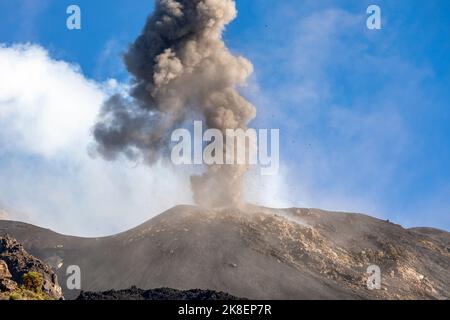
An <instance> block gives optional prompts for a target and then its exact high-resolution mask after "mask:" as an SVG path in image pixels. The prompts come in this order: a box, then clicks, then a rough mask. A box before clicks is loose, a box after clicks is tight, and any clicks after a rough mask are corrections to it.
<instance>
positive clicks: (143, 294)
mask: <svg viewBox="0 0 450 320" xmlns="http://www.w3.org/2000/svg"><path fill="white" fill-rule="evenodd" d="M77 300H202V301H204V300H244V299H242V298H237V297H234V296H232V295H229V294H227V293H224V292H216V291H211V290H199V289H196V290H186V291H180V290H175V289H169V288H161V289H153V290H142V289H138V288H136V287H131V289H127V290H118V291H116V290H110V291H105V292H84V291H82V292H81V294H80V296H79V297H78V298H77Z"/></svg>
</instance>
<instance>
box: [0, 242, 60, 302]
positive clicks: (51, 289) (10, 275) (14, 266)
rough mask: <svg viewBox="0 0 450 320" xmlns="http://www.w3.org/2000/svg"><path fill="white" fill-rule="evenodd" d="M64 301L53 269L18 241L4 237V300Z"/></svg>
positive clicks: (0, 280)
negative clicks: (27, 250)
mask: <svg viewBox="0 0 450 320" xmlns="http://www.w3.org/2000/svg"><path fill="white" fill-rule="evenodd" d="M60 298H62V289H61V287H60V286H59V284H58V280H57V276H56V274H55V273H53V271H52V270H51V268H50V267H49V266H48V265H46V264H44V263H42V262H41V261H40V260H38V259H36V258H35V257H33V256H32V255H30V254H29V253H28V252H26V251H25V249H24V248H23V246H22V245H21V244H20V243H18V242H17V241H16V240H15V239H13V238H11V237H8V236H5V237H0V300H2V299H3V300H6V299H24V300H27V299H30V300H36V299H38V300H47V299H49V300H50V299H54V300H56V299H60Z"/></svg>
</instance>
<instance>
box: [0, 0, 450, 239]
mask: <svg viewBox="0 0 450 320" xmlns="http://www.w3.org/2000/svg"><path fill="white" fill-rule="evenodd" d="M276 3H277V4H276V5H274V1H269V0H257V1H251V0H238V1H237V7H238V11H239V15H238V18H237V19H236V20H235V21H234V22H233V23H232V24H231V25H230V26H229V27H228V28H227V31H226V34H225V41H226V43H227V45H228V46H229V47H230V48H231V49H232V50H233V52H235V53H236V54H241V55H244V56H246V57H247V58H248V59H250V60H251V61H252V62H253V64H254V67H255V74H254V76H253V77H252V79H251V81H250V83H249V85H248V86H247V87H245V88H243V89H242V92H243V94H244V95H245V96H247V97H248V99H250V100H251V101H252V102H253V103H254V104H255V105H256V106H257V108H258V117H257V119H256V120H255V121H254V123H253V125H254V126H256V127H263V128H280V129H281V139H282V141H281V151H282V154H281V163H282V166H283V170H282V177H281V178H280V181H281V182H280V183H279V184H273V183H271V182H268V181H266V184H264V183H262V184H261V185H262V186H266V187H267V188H269V186H268V185H270V187H271V188H275V187H274V186H276V190H275V189H273V190H272V189H271V190H272V191H273V197H274V199H275V198H276V199H275V200H274V202H273V203H275V204H276V203H279V204H280V205H293V206H294V205H295V206H308V207H320V208H325V209H334V210H344V211H347V210H348V211H357V212H364V213H368V214H371V215H375V216H378V217H380V218H384V219H390V220H392V221H395V222H398V223H401V224H402V225H405V226H408V227H409V226H422V225H424V226H434V227H438V228H442V229H446V230H450V161H449V159H450V144H449V141H450V125H449V124H450V59H449V57H450V17H449V16H448V12H450V2H449V1H447V0H436V1H421V0H384V1H381V0H377V1H360V0H352V1H348V0H347V1H327V0H314V1H313V0H303V1H300V0H285V1H277V2H276ZM70 4H77V5H79V6H80V7H81V10H82V30H79V31H69V30H67V29H66V27H65V22H66V17H67V15H66V12H65V11H66V8H67V6H68V5H70ZM369 4H377V5H379V6H380V7H381V10H382V22H383V28H382V29H381V30H376V31H371V30H368V29H367V28H366V18H367V15H366V8H367V7H368V5H369ZM152 7H153V1H151V0H133V1H132V2H130V1H125V0H114V1H107V0H94V1H92V0H78V1H65V0H39V1H37V0H14V1H10V0H0V42H1V43H2V44H3V45H6V46H10V45H12V44H14V43H26V42H29V43H33V44H38V45H40V46H41V47H43V48H45V49H46V50H48V52H49V54H50V57H51V58H52V59H55V60H62V61H65V62H67V63H71V64H76V65H79V66H80V68H81V72H82V74H83V75H84V77H86V78H87V79H92V80H93V81H96V82H98V83H103V82H105V81H107V80H108V79H111V78H114V79H117V80H118V81H119V82H126V81H127V79H128V75H127V73H126V72H125V70H124V68H123V66H122V63H121V60H120V54H121V52H123V51H124V50H125V49H126V46H127V44H128V43H130V42H131V41H132V40H133V39H134V38H135V37H136V36H137V35H138V33H139V31H140V30H141V28H142V26H143V24H144V22H145V19H146V16H147V15H148V14H149V13H150V12H151V10H152ZM0 85H1V84H0ZM16 156H17V157H19V158H20V161H21V162H22V163H28V164H29V166H34V165H36V166H37V168H41V167H40V166H39V161H42V160H41V159H39V157H37V158H35V157H31V156H26V161H25V160H24V158H25V155H23V154H21V155H17V154H11V153H9V154H8V153H5V152H3V154H0V166H2V162H1V161H2V159H3V162H4V166H5V167H6V166H7V165H6V162H7V161H8V160H6V159H9V161H10V160H11V159H12V158H13V157H16ZM18 161H19V160H18ZM20 161H19V162H20ZM3 197H5V196H3ZM0 200H2V201H4V202H8V201H10V200H8V199H4V198H1V197H0ZM10 202H12V206H14V207H17V206H20V201H17V203H18V204H19V205H17V204H16V203H15V202H14V201H10ZM25 208H27V207H26V206H24V208H21V209H22V210H25ZM52 208H53V209H55V208H57V206H54V207H52ZM142 220H143V217H142ZM46 221H52V220H51V219H48V220H46ZM134 222H135V221H132V222H131V221H130V222H129V225H130V226H131V224H132V223H134ZM48 224H51V223H50V222H48ZM80 224H81V222H80ZM61 225H63V226H64V227H61V229H63V230H71V229H70V228H68V227H67V226H66V225H64V224H63V223H62V224H61ZM127 226H128V225H127ZM114 228H115V225H111V230H115V229H114ZM119 228H120V227H119ZM107 231H109V230H101V231H99V232H105V233H106V232H107ZM92 232H95V230H94V231H92Z"/></svg>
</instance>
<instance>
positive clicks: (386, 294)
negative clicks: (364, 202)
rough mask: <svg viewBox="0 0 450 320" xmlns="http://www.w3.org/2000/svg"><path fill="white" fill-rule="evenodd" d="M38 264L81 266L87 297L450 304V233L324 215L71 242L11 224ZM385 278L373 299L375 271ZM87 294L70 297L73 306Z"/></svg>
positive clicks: (248, 219)
mask: <svg viewBox="0 0 450 320" xmlns="http://www.w3.org/2000/svg"><path fill="white" fill-rule="evenodd" d="M2 233H9V234H11V235H12V236H14V237H16V238H17V239H18V240H19V241H21V242H22V243H23V244H24V246H25V248H26V249H27V250H29V251H30V252H31V253H32V254H33V255H35V256H37V257H39V258H41V259H43V260H45V261H47V262H48V263H50V264H53V267H54V268H57V267H58V265H59V266H60V265H61V263H63V265H62V267H61V268H60V269H59V270H58V276H59V278H60V279H61V281H60V282H61V285H62V287H63V290H64V289H65V286H64V284H65V268H66V267H67V266H68V265H78V266H80V268H81V270H82V289H83V290H89V291H104V290H109V289H126V288H129V287H130V286H132V285H136V286H137V287H139V288H143V289H151V288H160V287H169V288H174V289H182V290H183V289H209V290H216V291H224V292H227V293H230V294H232V295H234V296H238V297H246V298H256V299H365V298H375V299H377V298H389V299H399V298H402V299H407V298H421V299H422V298H424V299H428V298H429V299H433V298H438V299H443V298H450V270H449V269H450V268H449V266H450V234H449V233H447V232H443V231H439V230H434V229H426V228H425V229H412V230H406V229H403V228H402V227H400V226H398V225H395V224H392V223H389V222H386V221H381V220H378V219H374V218H371V217H368V216H365V215H359V214H345V213H334V212H325V211H321V210H315V209H286V210H275V209H266V208H260V207H254V206H247V207H246V208H245V209H226V210H207V209H203V208H199V207H191V206H180V207H176V208H173V209H171V210H169V211H167V212H165V213H163V214H161V215H160V216H158V217H155V218H153V219H151V220H150V221H148V222H146V223H144V224H142V225H140V226H139V227H137V228H135V229H132V230H129V231H127V232H124V233H121V234H118V235H115V236H111V237H106V238H98V239H83V238H76V237H67V236H63V235H59V234H56V233H54V232H51V231H49V230H46V229H41V228H37V227H34V226H31V225H27V224H23V223H18V222H10V221H1V222H0V234H2ZM372 264H376V265H378V266H379V267H380V268H381V271H382V289H381V290H374V291H369V290H368V289H367V287H366V279H367V274H366V269H367V267H368V266H369V265H372ZM77 294H78V292H72V291H68V290H66V291H65V296H66V297H69V298H70V297H75V296H76V295H77Z"/></svg>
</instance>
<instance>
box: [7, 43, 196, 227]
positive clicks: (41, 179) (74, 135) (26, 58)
mask: <svg viewBox="0 0 450 320" xmlns="http://www.w3.org/2000/svg"><path fill="white" fill-rule="evenodd" d="M0 70H1V72H0V201H3V202H4V203H6V205H8V206H9V207H12V208H14V209H15V211H14V212H25V213H26V214H27V217H25V220H26V221H28V222H31V223H35V224H38V225H41V226H45V227H49V228H52V229H55V230H57V231H59V232H65V233H71V234H79V235H102V234H109V233H113V232H117V231H120V230H124V229H127V228H130V227H134V226H135V225H136V224H138V223H140V222H143V221H145V220H147V219H149V218H151V217H152V216H154V215H155V214H158V213H160V212H161V211H163V210H165V209H168V208H170V207H171V206H173V205H176V204H178V203H189V202H190V201H191V195H190V191H189V179H188V176H187V174H186V173H177V172H176V171H174V170H172V169H173V168H171V167H170V166H168V165H164V164H162V163H160V164H158V165H157V166H156V167H154V168H151V169H149V168H147V167H143V166H142V167H141V166H137V167H133V166H132V165H131V164H129V163H127V162H125V161H121V160H119V161H117V162H106V161H104V160H103V159H101V158H97V159H93V158H91V157H89V155H88V152H87V150H88V147H89V145H90V144H91V143H92V137H91V135H90V130H91V127H92V126H93V124H94V121H95V118H96V116H97V113H98V111H99V108H100V106H101V104H102V102H103V100H104V99H105V97H106V96H107V95H108V94H110V93H111V92H114V91H117V90H120V89H121V85H120V84H118V83H117V82H116V81H114V80H111V81H108V82H107V83H105V84H100V83H96V82H94V81H91V80H89V79H86V78H85V77H84V76H83V74H82V72H81V70H80V68H79V67H77V66H74V65H71V64H68V63H66V62H64V61H55V60H53V59H51V58H50V57H49V54H48V52H47V51H46V50H45V49H43V48H42V47H40V46H37V45H28V44H27V45H15V46H13V47H7V46H5V45H2V46H0ZM173 194H176V195H177V196H176V197H173ZM11 218H12V219H14V218H16V219H24V216H22V215H18V214H17V215H14V213H11Z"/></svg>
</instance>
